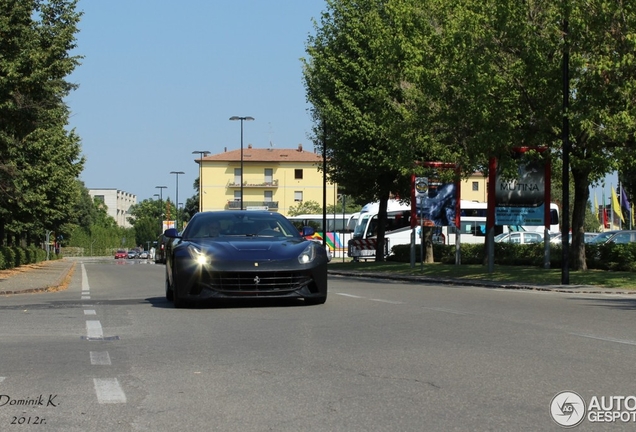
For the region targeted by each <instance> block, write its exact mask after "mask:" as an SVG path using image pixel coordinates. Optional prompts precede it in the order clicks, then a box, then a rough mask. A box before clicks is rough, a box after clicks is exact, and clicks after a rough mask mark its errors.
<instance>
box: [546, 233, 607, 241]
mask: <svg viewBox="0 0 636 432" xmlns="http://www.w3.org/2000/svg"><path fill="white" fill-rule="evenodd" d="M597 235H598V233H593V232H586V233H583V242H584V243H590V242H592V240H593V239H594V238H596V236H597ZM562 237H563V236H562V235H561V233H556V234H554V235H551V236H550V243H557V244H561V238H562ZM570 244H572V233H570Z"/></svg>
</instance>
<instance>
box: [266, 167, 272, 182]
mask: <svg viewBox="0 0 636 432" xmlns="http://www.w3.org/2000/svg"><path fill="white" fill-rule="evenodd" d="M273 181H274V170H273V169H271V168H265V183H272V182H273Z"/></svg>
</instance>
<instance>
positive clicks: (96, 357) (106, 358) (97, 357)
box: [91, 351, 111, 366]
mask: <svg viewBox="0 0 636 432" xmlns="http://www.w3.org/2000/svg"><path fill="white" fill-rule="evenodd" d="M91 364H92V365H98V366H110V365H111V362H110V355H109V354H108V351H91Z"/></svg>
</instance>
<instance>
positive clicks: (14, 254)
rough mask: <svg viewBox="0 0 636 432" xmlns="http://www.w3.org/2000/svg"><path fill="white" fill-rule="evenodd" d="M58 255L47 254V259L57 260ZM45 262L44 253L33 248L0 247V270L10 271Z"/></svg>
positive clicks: (42, 250)
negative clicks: (22, 266)
mask: <svg viewBox="0 0 636 432" xmlns="http://www.w3.org/2000/svg"><path fill="white" fill-rule="evenodd" d="M59 258H61V256H60V255H56V254H55V253H52V252H49V259H59ZM44 260H46V251H45V250H44V249H40V248H36V247H35V246H29V247H21V246H0V270H7V269H12V268H15V267H20V266H21V265H26V264H35V263H38V262H41V261H44Z"/></svg>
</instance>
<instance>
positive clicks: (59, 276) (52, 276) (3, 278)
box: [0, 258, 77, 295]
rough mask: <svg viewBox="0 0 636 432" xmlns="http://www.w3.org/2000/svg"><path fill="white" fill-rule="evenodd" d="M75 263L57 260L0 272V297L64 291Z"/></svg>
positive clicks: (69, 260) (71, 260) (70, 260)
mask: <svg viewBox="0 0 636 432" xmlns="http://www.w3.org/2000/svg"><path fill="white" fill-rule="evenodd" d="M76 264H77V261H76V260H73V259H68V258H64V259H59V260H51V261H42V262H40V263H37V264H28V265H24V266H20V267H18V268H15V269H11V270H2V271H0V295H9V294H26V293H37V292H51V291H61V290H64V289H66V287H67V286H68V283H69V282H70V279H71V277H72V276H73V273H74V272H75V269H76Z"/></svg>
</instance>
